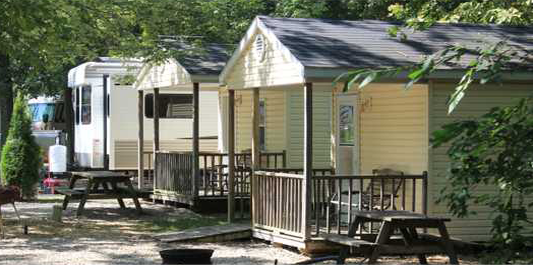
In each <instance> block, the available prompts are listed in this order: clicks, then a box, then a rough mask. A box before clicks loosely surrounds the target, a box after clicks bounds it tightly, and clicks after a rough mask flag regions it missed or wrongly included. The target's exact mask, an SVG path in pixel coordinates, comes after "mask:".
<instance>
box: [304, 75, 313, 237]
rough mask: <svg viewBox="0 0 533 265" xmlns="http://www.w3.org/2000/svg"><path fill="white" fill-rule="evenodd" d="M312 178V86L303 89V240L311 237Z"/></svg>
mask: <svg viewBox="0 0 533 265" xmlns="http://www.w3.org/2000/svg"><path fill="white" fill-rule="evenodd" d="M312 176H313V84H312V83H305V87H304V179H303V185H302V204H303V205H302V210H303V213H302V214H303V216H302V224H301V225H302V233H303V235H304V240H307V239H309V238H310V237H311V227H310V224H311V223H310V217H311V216H310V212H311V211H310V210H311V207H310V206H311V205H310V202H311V189H312V187H311V184H312V183H311V181H312Z"/></svg>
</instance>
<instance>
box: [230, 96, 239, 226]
mask: <svg viewBox="0 0 533 265" xmlns="http://www.w3.org/2000/svg"><path fill="white" fill-rule="evenodd" d="M228 93H229V97H228V103H229V104H228V105H229V106H228V223H232V222H233V221H234V219H235V90H228ZM241 210H242V209H241Z"/></svg>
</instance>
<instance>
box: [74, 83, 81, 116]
mask: <svg viewBox="0 0 533 265" xmlns="http://www.w3.org/2000/svg"><path fill="white" fill-rule="evenodd" d="M80 90H81V87H76V90H75V95H74V106H75V107H74V116H76V124H80V102H81V100H80V97H81V92H80Z"/></svg>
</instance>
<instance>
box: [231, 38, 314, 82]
mask: <svg viewBox="0 0 533 265" xmlns="http://www.w3.org/2000/svg"><path fill="white" fill-rule="evenodd" d="M253 39H255V37H254V38H253ZM253 43H254V42H253V41H252V42H251V43H250V44H249V45H248V47H247V48H246V49H245V50H244V51H243V53H242V56H241V57H240V58H239V59H238V60H237V62H236V64H235V65H234V67H233V68H232V69H231V72H230V73H228V76H227V80H226V83H227V84H228V85H229V86H230V87H233V88H235V89H243V88H253V87H271V86H281V85H288V84H298V83H303V82H304V79H303V76H302V75H303V74H302V66H301V65H300V63H299V62H297V61H296V60H295V59H294V57H292V56H288V55H286V54H284V53H283V52H281V50H280V47H279V45H280V44H279V43H277V42H271V41H269V40H267V38H265V43H266V48H265V50H266V51H265V54H264V58H263V60H261V56H260V54H258V52H257V51H256V50H255V49H253V47H254V45H253Z"/></svg>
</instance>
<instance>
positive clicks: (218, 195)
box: [152, 151, 287, 218]
mask: <svg viewBox="0 0 533 265" xmlns="http://www.w3.org/2000/svg"><path fill="white" fill-rule="evenodd" d="M194 159H195V157H194V155H193V153H192V152H169V151H158V152H156V156H155V160H154V161H155V163H154V165H155V166H154V183H153V195H152V198H153V199H156V200H162V201H170V202H176V203H179V204H185V205H188V206H190V207H192V208H195V209H198V210H209V209H208V208H215V209H218V210H219V211H220V210H227V209H226V205H227V200H228V193H229V184H228V181H229V180H228V161H229V159H228V153H212V152H200V153H199V155H198V158H197V159H198V161H199V170H198V174H197V175H195V174H193V161H194ZM251 160H252V158H251V154H250V153H236V154H235V160H234V161H235V167H234V168H235V173H234V185H233V186H234V198H235V202H236V206H237V210H238V211H239V215H240V217H241V218H243V217H244V216H245V215H247V213H249V208H250V203H249V201H250V192H251V187H250V183H251V181H250V177H251V173H252V169H251ZM286 163H287V162H286V152H285V151H281V152H263V153H261V167H262V168H265V169H271V170H275V169H280V168H285V167H286ZM195 176H196V177H195Z"/></svg>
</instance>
